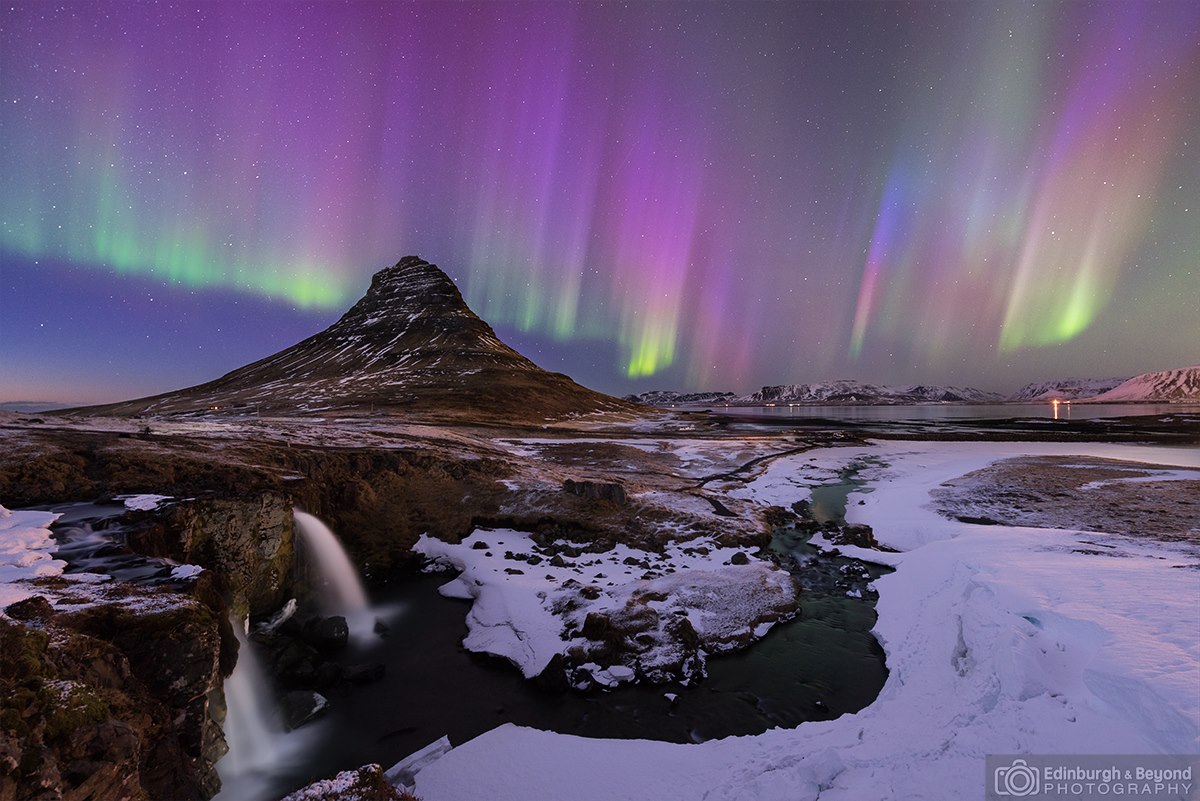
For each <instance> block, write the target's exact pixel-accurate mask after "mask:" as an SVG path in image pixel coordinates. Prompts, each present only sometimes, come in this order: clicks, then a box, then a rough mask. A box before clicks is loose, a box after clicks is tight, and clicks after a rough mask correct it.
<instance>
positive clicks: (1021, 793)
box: [992, 759, 1042, 798]
mask: <svg viewBox="0 0 1200 801" xmlns="http://www.w3.org/2000/svg"><path fill="white" fill-rule="evenodd" d="M992 782H993V789H994V790H995V792H996V795H1007V796H1012V797H1013V798H1026V797H1028V796H1031V795H1037V794H1038V791H1039V790H1041V787H1042V783H1041V777H1040V776H1039V775H1038V772H1037V769H1036V768H1031V767H1029V763H1028V762H1026V761H1025V760H1023V759H1014V760H1013V763H1012V764H1011V765H1008V766H1007V767H1000V768H996V770H995V771H994V775H993V777H992Z"/></svg>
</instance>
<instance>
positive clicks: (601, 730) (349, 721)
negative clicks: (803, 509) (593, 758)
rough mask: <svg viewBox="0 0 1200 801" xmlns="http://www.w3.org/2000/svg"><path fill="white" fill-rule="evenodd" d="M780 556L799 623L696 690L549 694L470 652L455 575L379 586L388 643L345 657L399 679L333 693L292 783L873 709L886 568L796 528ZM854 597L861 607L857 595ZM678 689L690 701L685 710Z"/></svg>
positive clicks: (783, 534)
mask: <svg viewBox="0 0 1200 801" xmlns="http://www.w3.org/2000/svg"><path fill="white" fill-rule="evenodd" d="M773 548H774V550H775V551H776V552H777V553H778V554H780V555H781V557H782V562H783V563H784V564H786V565H789V566H792V567H794V568H795V572H796V573H797V575H798V576H799V577H800V578H799V582H800V584H801V586H802V588H803V592H802V595H801V599H802V600H801V604H800V614H799V615H798V617H797V618H796V619H794V620H793V621H791V622H788V623H785V624H781V625H779V626H776V627H775V629H774V630H772V631H771V632H770V633H769V634H768V635H767V636H766V637H765V638H764V639H762V640H761V641H760V642H758V643H756V644H755V645H753V646H752V647H751V648H749V649H747V650H745V651H742V652H739V653H736V654H727V655H724V656H719V657H712V658H710V659H709V663H708V669H709V677H708V678H707V679H705V680H703V681H701V682H699V683H697V684H696V685H694V686H691V687H683V686H680V685H678V684H669V685H657V686H623V687H619V688H617V689H615V690H611V691H600V690H597V691H593V692H589V693H581V692H577V691H569V692H565V693H553V692H549V691H546V690H543V689H541V688H539V687H538V686H537V685H536V684H535V683H533V682H530V681H526V680H524V679H523V678H522V677H521V675H520V673H519V672H518V671H517V670H516V669H515V668H514V667H513V666H512V665H510V664H509V663H508V662H506V661H504V660H501V659H497V658H492V657H486V656H482V655H479V654H472V653H469V652H467V651H466V650H465V649H463V647H462V646H461V644H460V643H461V640H462V638H463V637H464V636H465V634H466V626H465V623H464V619H465V616H466V613H467V611H468V609H469V606H470V602H469V601H461V600H453V599H447V598H443V597H442V596H440V595H438V594H437V588H438V586H440V585H441V584H442V583H444V582H445V581H448V580H449V579H450V578H451V574H441V575H436V576H420V577H416V578H414V579H412V580H411V581H406V582H403V583H400V584H397V585H394V586H392V587H389V588H386V589H384V590H377V591H376V592H375V593H374V600H375V601H376V603H377V604H378V605H379V606H381V607H384V608H388V607H392V608H393V609H394V612H393V615H392V616H391V619H390V620H388V623H389V625H390V626H391V629H390V631H389V633H388V636H387V638H386V639H384V640H381V641H379V642H378V643H377V644H374V645H370V646H367V647H363V648H361V649H360V650H359V651H358V652H357V653H354V654H352V655H350V656H349V657H348V658H347V660H346V661H349V662H353V661H378V662H383V663H384V664H385V665H386V670H387V674H386V677H385V679H384V680H383V681H382V682H380V683H378V684H374V685H371V686H369V687H366V688H363V689H360V690H356V691H353V692H351V693H349V694H347V695H344V696H338V695H336V694H335V695H334V696H333V697H331V699H330V700H331V701H332V711H331V713H330V714H329V716H328V717H327V718H326V719H325V720H324V721H322V722H321V723H320V724H318V725H319V726H321V727H322V732H323V734H322V736H321V739H320V743H319V745H318V746H317V747H316V748H314V749H313V751H312V752H311V755H310V759H309V761H308V763H307V764H306V765H305V769H304V770H303V771H299V772H297V773H296V774H295V775H293V776H291V777H289V779H290V782H289V783H292V784H293V786H298V785H299V784H301V783H303V781H304V780H307V779H311V778H315V777H319V776H325V775H329V774H330V773H332V772H334V771H336V770H341V769H345V768H348V767H353V766H357V765H361V764H363V763H365V762H370V761H375V762H380V763H382V764H383V765H384V766H385V767H386V766H388V765H391V764H393V763H394V762H395V761H397V760H399V759H400V758H402V757H404V756H406V755H407V754H409V753H411V752H413V751H415V750H417V749H419V748H421V747H423V746H425V745H427V744H429V743H430V742H432V741H434V740H436V739H437V738H439V737H441V736H443V735H448V736H449V738H450V741H451V743H453V744H455V745H458V744H460V743H463V742H465V741H467V740H469V739H471V738H473V737H476V736H478V735H480V734H482V733H484V732H485V731H488V730H489V729H491V728H494V727H495V726H497V725H500V724H501V723H507V722H512V723H517V724H520V725H524V726H533V727H537V728H541V729H547V730H551V731H556V732H561V733H565V734H577V735H583V736H588V737H613V738H643V739H653V740H665V741H670V742H679V743H687V742H700V741H704V740H708V739H712V738H717V737H725V736H730V735H745V734H759V733H762V732H764V731H766V730H767V729H770V728H773V727H780V726H781V727H794V726H796V725H798V724H800V723H802V722H805V721H812V720H828V719H831V718H835V717H838V716H839V715H841V714H843V713H846V712H854V711H858V710H859V709H862V708H863V707H865V706H866V705H867V704H869V703H871V702H872V701H873V700H874V699H875V697H876V696H877V695H878V693H879V690H880V689H881V688H882V687H883V683H884V681H885V679H886V678H887V669H886V667H885V665H884V654H883V651H882V649H881V648H880V646H879V643H878V642H877V641H876V639H875V637H874V636H873V635H872V634H871V633H870V630H871V628H872V627H873V626H874V625H875V619H876V615H875V610H874V602H875V600H876V598H877V596H876V595H875V593H874V592H873V591H871V590H869V589H867V584H868V583H869V582H870V581H872V580H873V579H874V578H877V577H878V576H879V575H882V573H884V572H886V569H884V568H881V567H879V566H874V565H866V564H864V563H862V562H857V561H855V560H850V559H844V558H838V557H832V558H831V557H827V556H822V557H817V555H816V549H815V548H812V547H811V546H808V545H807V544H806V542H805V537H804V536H803V535H799V534H797V533H796V532H794V531H790V530H782V531H780V532H779V533H778V534H777V536H776V538H775V540H774V544H773ZM852 589H853V590H857V591H858V592H859V594H861V596H862V597H861V598H855V597H849V596H848V595H847V592H848V591H850V590H852ZM667 693H672V694H674V695H676V696H677V699H676V701H675V702H674V703H672V701H671V700H669V699H668V698H667V697H666V694H667ZM301 773H303V775H300V774H301Z"/></svg>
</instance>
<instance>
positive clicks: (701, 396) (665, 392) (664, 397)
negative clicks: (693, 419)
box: [625, 389, 737, 406]
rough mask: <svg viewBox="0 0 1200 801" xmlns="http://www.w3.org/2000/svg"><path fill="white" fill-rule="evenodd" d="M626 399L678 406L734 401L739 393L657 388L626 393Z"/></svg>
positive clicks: (635, 401) (653, 404) (643, 402)
mask: <svg viewBox="0 0 1200 801" xmlns="http://www.w3.org/2000/svg"><path fill="white" fill-rule="evenodd" d="M625 400H627V401H632V402H633V403H642V404H645V405H646V406H678V405H680V404H701V403H732V402H734V401H736V400H737V395H735V394H734V393H732V392H672V391H671V390H669V389H655V390H651V391H650V392H639V393H637V394H636V395H626V396H625Z"/></svg>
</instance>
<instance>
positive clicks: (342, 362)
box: [80, 256, 631, 420]
mask: <svg viewBox="0 0 1200 801" xmlns="http://www.w3.org/2000/svg"><path fill="white" fill-rule="evenodd" d="M213 407H218V409H219V410H227V409H236V408H244V409H247V410H249V411H250V412H253V411H254V410H256V409H257V410H258V411H259V413H260V414H268V413H270V414H296V413H305V412H317V411H339V412H343V411H344V412H353V411H369V410H371V409H389V408H392V409H403V410H406V411H407V410H412V411H420V412H422V413H426V414H434V415H440V414H446V415H450V416H459V417H461V416H464V415H470V416H477V417H491V418H497V417H500V418H505V419H533V420H541V419H543V418H545V417H549V416H558V415H563V414H568V413H572V412H580V413H585V412H594V411H602V410H621V409H627V408H631V407H629V405H628V404H627V403H626V402H625V401H621V400H619V399H617V398H612V397H609V396H607V395H602V394H600V393H598V392H594V391H592V390H590V389H586V388H584V387H582V386H580V385H578V384H576V383H575V382H574V381H572V380H571V379H570V378H568V377H567V376H565V375H562V374H560V373H550V372H547V371H546V370H543V369H541V368H540V367H538V366H537V365H535V364H534V363H533V362H531V361H529V359H527V358H525V357H524V356H522V355H521V354H519V353H517V352H516V351H515V350H513V349H512V348H510V347H508V346H507V345H505V344H504V343H503V342H501V341H500V340H499V339H498V338H497V337H496V334H495V332H494V331H493V330H492V328H491V326H489V325H488V324H487V323H486V322H484V321H483V320H481V319H480V318H479V317H478V316H477V315H476V314H475V313H474V312H473V311H471V309H470V308H469V307H468V306H467V304H466V303H465V302H464V301H463V298H462V295H461V294H460V293H459V291H458V288H457V287H456V286H455V285H454V282H453V281H451V280H450V278H449V276H447V275H446V274H445V273H444V272H442V271H441V270H440V269H438V268H437V267H436V266H434V265H432V264H430V263H428V262H426V261H424V260H422V259H420V258H417V257H416V256H408V257H405V258H404V259H401V260H400V261H399V262H398V263H397V264H396V265H395V266H393V267H388V268H386V269H383V270H380V271H379V272H377V273H376V274H375V276H374V278H373V279H372V281H371V287H370V289H369V290H368V291H367V293H366V295H364V296H363V297H362V299H361V300H359V301H358V302H357V303H356V304H354V306H353V307H352V308H351V309H350V310H349V311H348V312H346V313H345V315H343V316H342V318H341V319H340V320H338V321H337V322H336V323H334V324H333V325H331V326H330V327H329V328H327V329H325V330H324V331H322V332H320V333H319V334H315V335H314V336H311V337H309V338H308V339H306V340H304V341H303V342H300V343H298V344H296V345H293V346H292V347H290V348H287V349H285V350H282V351H280V352H278V353H276V354H274V355H272V356H268V357H267V358H265V359H262V360H260V361H257V362H254V363H253V364H249V365H247V366H245V367H242V368H239V369H237V370H234V371H233V372H231V373H228V374H227V375H224V376H222V377H221V378H218V379H216V380H215V381H210V382H208V383H206V384H200V385H199V386H195V387H190V388H188V389H182V390H178V391H175V392H168V393H166V394H163V395H157V396H155V397H151V398H142V399H140V400H133V401H127V402H124V403H117V404H111V405H109V406H100V407H90V408H87V409H83V410H80V411H84V412H87V413H104V414H118V415H124V414H172V413H185V412H195V411H205V410H213Z"/></svg>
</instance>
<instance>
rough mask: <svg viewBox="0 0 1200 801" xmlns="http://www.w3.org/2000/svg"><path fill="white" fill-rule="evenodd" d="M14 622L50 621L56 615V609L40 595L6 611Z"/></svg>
mask: <svg viewBox="0 0 1200 801" xmlns="http://www.w3.org/2000/svg"><path fill="white" fill-rule="evenodd" d="M4 611H5V612H6V613H8V616H9V617H11V618H12V619H13V620H48V619H49V618H50V617H51V616H52V615H53V614H54V607H52V606H51V605H50V602H49V601H47V600H46V599H45V598H43V597H42V596H40V595H34V596H32V597H30V598H26V599H24V600H21V601H17V602H16V603H15V604H11V605H9V606H8V607H6V608H5V610H4Z"/></svg>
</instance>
